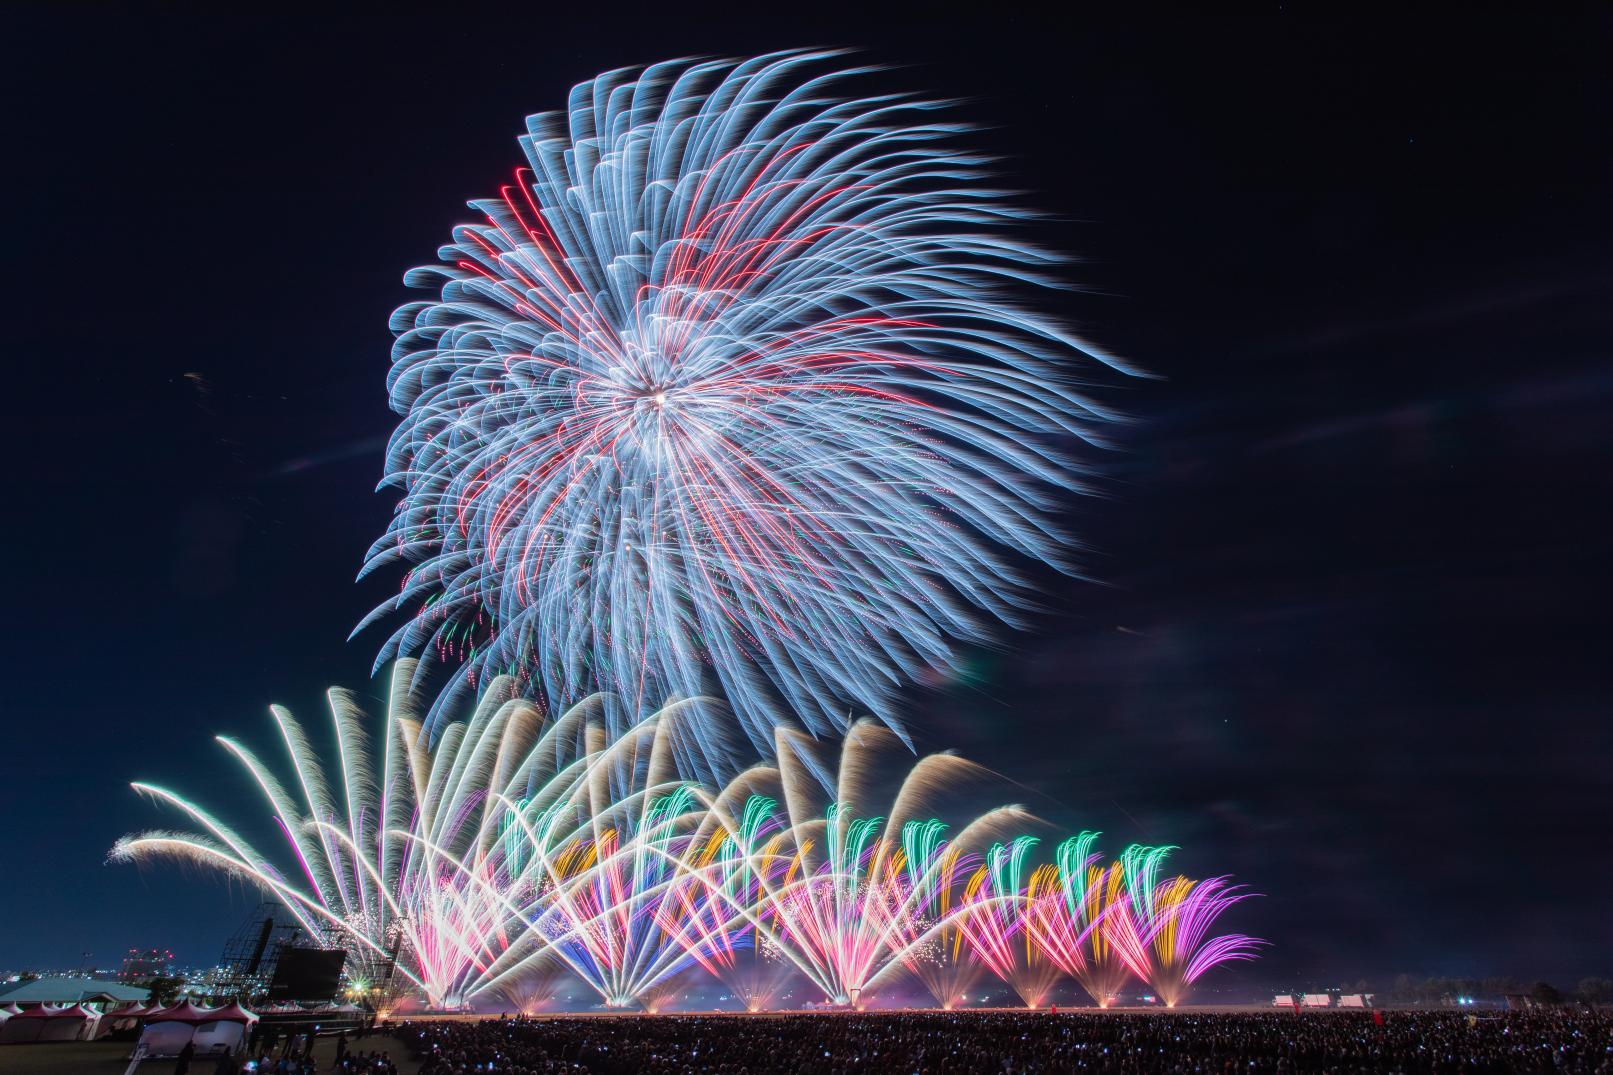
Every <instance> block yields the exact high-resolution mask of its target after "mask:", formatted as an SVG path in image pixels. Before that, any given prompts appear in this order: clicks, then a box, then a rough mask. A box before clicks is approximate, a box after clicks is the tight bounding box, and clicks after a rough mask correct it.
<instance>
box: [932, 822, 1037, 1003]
mask: <svg viewBox="0 0 1613 1075" xmlns="http://www.w3.org/2000/svg"><path fill="white" fill-rule="evenodd" d="M1037 842H1038V841H1037V840H1036V838H1035V837H1034V836H1019V837H1016V838H1015V839H1014V840H1013V841H1012V842H1011V843H1008V844H997V845H995V846H993V847H992V848H991V850H990V851H989V852H987V854H986V861H985V863H984V864H983V865H982V866H981V867H980V869H979V870H977V871H976V872H975V874H974V876H972V877H971V878H970V879H969V882H968V885H967V886H966V888H965V889H964V895H963V905H962V907H961V909H960V911H959V913H958V916H957V918H958V929H959V932H960V933H961V934H962V935H963V937H964V939H965V940H966V941H967V942H968V945H969V948H970V950H971V951H972V952H973V953H974V954H975V956H976V958H977V959H978V960H979V962H980V964H981V965H982V966H984V967H985V968H986V969H987V970H989V971H991V973H993V974H995V975H996V976H997V977H998V978H1001V979H1002V980H1003V981H1005V982H1007V983H1008V984H1009V985H1011V986H1013V988H1014V992H1016V993H1018V994H1019V997H1020V999H1021V1000H1023V1001H1024V1002H1025V1006H1026V1007H1028V1008H1039V1007H1041V1006H1042V1003H1043V1002H1044V1001H1045V1000H1046V999H1047V994H1048V993H1049V992H1050V991H1051V990H1052V988H1053V985H1054V983H1056V982H1057V981H1058V978H1059V965H1058V963H1057V962H1055V961H1054V959H1053V958H1052V957H1051V956H1050V955H1049V954H1048V953H1047V952H1045V951H1044V950H1043V949H1042V946H1041V945H1040V944H1038V943H1036V939H1035V938H1034V937H1033V936H1032V935H1031V934H1030V933H1029V932H1028V930H1027V928H1026V927H1027V923H1028V921H1029V919H1028V916H1027V908H1028V904H1029V899H1028V892H1027V888H1026V886H1025V885H1024V884H1023V883H1022V881H1021V879H1022V878H1023V877H1025V876H1026V856H1027V854H1028V853H1029V851H1030V850H1031V849H1032V848H1033V847H1035V846H1036V844H1037ZM1031 876H1034V874H1033V875H1031ZM1021 934H1023V935H1024V936H1023V938H1022V937H1021Z"/></svg>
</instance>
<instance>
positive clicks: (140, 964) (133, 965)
mask: <svg viewBox="0 0 1613 1075" xmlns="http://www.w3.org/2000/svg"><path fill="white" fill-rule="evenodd" d="M173 968H174V954H173V953H172V952H170V951H168V950H167V949H166V948H131V949H129V954H128V955H126V956H124V957H123V969H122V970H121V971H119V972H118V981H120V982H128V983H131V984H133V983H135V982H146V981H150V980H151V979H153V978H166V977H168V976H169V975H170V974H172V973H173Z"/></svg>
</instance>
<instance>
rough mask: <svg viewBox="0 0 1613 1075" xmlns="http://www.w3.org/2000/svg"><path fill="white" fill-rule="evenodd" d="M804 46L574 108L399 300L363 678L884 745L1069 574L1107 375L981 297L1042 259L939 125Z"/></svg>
mask: <svg viewBox="0 0 1613 1075" xmlns="http://www.w3.org/2000/svg"><path fill="white" fill-rule="evenodd" d="M833 55H834V54H832V53H822V52H790V53H780V54H774V55H768V56H763V57H760V58H757V59H751V60H746V61H744V62H737V63H736V62H694V61H678V62H673V63H665V64H659V65H656V66H653V67H650V68H648V69H646V70H642V71H615V72H611V73H608V74H604V75H601V76H599V77H597V78H595V79H593V80H592V81H590V82H585V83H583V84H582V85H579V86H578V87H576V88H575V89H574V90H573V91H572V95H571V99H570V104H569V107H568V110H567V111H565V112H554V113H543V114H539V115H535V116H532V117H531V118H530V119H529V120H528V134H527V135H526V136H525V137H523V138H522V139H521V147H522V149H523V150H524V152H525V155H526V158H527V164H526V166H525V167H522V168H520V169H517V171H516V172H515V174H514V176H513V178H512V179H511V180H510V181H509V182H508V183H506V184H505V185H504V186H502V187H501V188H499V192H498V194H497V196H496V197H491V198H487V199H484V200H480V201H475V202H472V203H471V207H472V208H473V209H475V210H476V211H477V212H478V213H480V214H481V219H480V220H479V221H477V222H475V223H469V224H464V225H461V226H460V227H458V228H456V229H455V230H454V232H453V238H452V241H451V242H450V243H449V244H448V245H446V246H444V247H443V248H442V250H441V259H442V261H441V264H438V265H435V266H432V267H428V268H421V269H416V270H414V271H412V272H411V273H410V274H409V275H408V277H407V282H408V283H409V284H411V285H413V286H418V287H422V288H428V289H431V290H432V291H434V292H435V295H434V296H433V297H431V298H429V299H425V300H422V301H418V302H413V303H410V304H408V305H406V306H404V307H402V308H401V309H399V310H398V311H397V312H396V314H394V316H393V319H392V328H393V331H394V333H395V334H396V337H397V340H396V344H395V346H394V348H393V367H392V371H391V376H390V380H389V391H390V395H391V402H392V406H393V408H394V409H395V410H396V411H397V412H398V413H400V414H401V415H402V416H403V417H402V421H401V422H400V424H399V426H398V428H397V430H396V432H395V433H394V435H393V437H392V440H391V444H390V447H389V451H388V459H387V471H386V479H385V480H386V483H387V484H390V485H392V486H395V487H397V488H399V489H400V490H401V500H400V502H399V504H398V508H397V512H396V514H395V516H394V519H393V521H392V524H391V526H390V527H389V529H388V531H387V533H386V534H385V535H384V536H383V537H382V538H381V539H380V540H378V541H377V542H376V543H375V545H374V546H373V547H372V549H371V550H370V553H369V555H368V557H367V560H366V564H365V568H364V570H365V572H366V573H367V572H369V571H373V570H375V569H377V568H380V567H382V566H383V565H387V564H392V563H401V564H404V565H407V568H406V574H405V575H404V577H403V583H402V588H401V592H400V593H399V595H398V596H397V597H396V598H395V599H393V600H390V601H388V602H386V603H385V604H384V605H383V606H382V607H380V608H378V609H376V610H375V612H373V613H372V614H371V615H370V617H368V618H367V619H366V620H365V623H364V624H361V625H360V627H361V628H362V627H363V626H365V625H367V624H369V623H371V622H374V621H376V620H379V619H383V618H387V617H389V616H390V615H392V614H395V613H396V614H401V615H402V616H403V617H404V622H403V623H402V624H401V626H399V627H397V628H396V631H395V633H394V634H393V635H392V636H391V637H390V639H389V640H388V641H387V642H386V643H385V644H384V645H383V646H382V647H381V652H380V656H379V658H378V662H377V663H378V666H379V664H380V662H384V661H386V660H388V659H390V658H392V657H394V656H396V655H429V656H434V657H437V658H440V659H442V660H443V661H447V662H455V663H462V665H463V667H462V670H461V674H460V675H459V677H458V678H457V679H456V680H455V686H454V687H452V688H450V690H449V691H448V692H446V693H445V699H447V698H450V697H451V696H452V694H453V693H454V692H456V691H474V690H477V689H479V688H480V686H481V685H482V684H484V683H485V682H486V681H488V680H489V679H490V678H491V677H492V676H493V675H495V674H499V673H507V674H510V675H512V676H514V677H515V678H516V680H517V683H518V685H519V686H520V688H521V689H522V690H526V691H530V692H531V693H533V694H534V695H536V696H538V697H541V698H543V699H545V700H546V702H547V706H548V708H549V710H550V711H552V712H559V711H561V710H562V709H563V708H564V707H565V706H567V705H570V704H572V703H574V702H575V701H577V700H578V699H580V698H582V697H583V696H585V695H588V694H590V693H592V692H594V691H604V692H610V694H611V697H612V698H613V699H615V700H616V701H615V703H613V704H614V706H615V710H616V711H615V713H614V715H613V716H612V717H611V720H613V721H614V722H615V723H613V724H611V725H610V730H611V732H612V734H614V733H616V732H618V731H619V730H620V729H621V728H623V727H626V726H627V725H629V724H631V723H633V722H634V721H636V720H637V719H638V718H639V717H641V716H643V715H645V714H647V713H648V712H649V711H650V710H651V709H652V708H655V707H658V706H660V705H661V704H662V703H663V702H664V701H665V700H667V699H673V698H680V697H681V698H686V697H693V696H696V695H700V694H702V693H706V692H707V691H710V692H711V693H714V694H717V695H720V696H722V697H725V698H726V699H727V700H728V702H729V703H730V704H731V705H732V706H733V707H734V709H735V710H736V711H737V714H738V716H739V718H740V721H741V723H742V725H743V726H744V727H745V729H746V730H747V731H748V732H749V734H750V736H751V738H752V740H753V743H754V744H755V746H756V747H757V749H758V750H762V751H765V750H766V749H768V748H769V747H770V746H771V738H772V729H773V728H774V727H775V726H776V725H777V724H778V723H779V722H780V721H781V720H782V719H783V717H784V715H785V714H789V715H791V716H793V717H797V718H799V719H800V720H802V721H804V722H805V723H806V725H807V726H808V728H809V729H810V730H811V731H813V732H814V733H821V732H823V731H825V730H828V729H831V728H834V727H842V728H843V727H844V726H845V723H846V719H847V718H846V712H847V710H846V705H847V704H848V703H854V704H856V705H858V706H860V707H861V708H862V709H863V710H864V711H866V712H870V713H873V714H875V715H876V716H877V717H879V718H880V719H882V720H884V721H886V722H887V723H889V724H891V725H892V726H893V727H894V726H896V720H895V716H894V709H895V706H896V701H897V700H896V689H897V687H898V686H899V685H900V683H901V681H902V680H903V679H904V678H906V677H908V676H909V675H911V674H912V673H913V672H914V671H915V670H917V669H920V668H924V667H929V668H935V669H942V670H945V669H948V668H950V667H951V666H952V662H953V647H954V644H955V642H956V641H957V640H959V639H975V638H978V637H979V636H981V635H982V634H983V633H984V632H986V631H987V630H989V629H990V627H991V625H992V624H995V623H1007V624H1010V625H1019V624H1022V623H1023V621H1024V617H1025V613H1026V611H1027V609H1028V608H1029V607H1030V604H1031V595H1030V592H1029V591H1030V587H1028V586H1027V583H1026V578H1025V577H1024V575H1023V573H1022V571H1023V568H1024V566H1025V565H1027V564H1029V563H1033V562H1034V563H1045V564H1052V565H1055V566H1056V567H1058V568H1060V569H1065V570H1068V569H1070V567H1071V565H1070V563H1069V562H1068V560H1067V557H1066V549H1067V548H1068V545H1067V542H1066V540H1065V536H1064V534H1063V533H1062V532H1061V530H1060V527H1059V526H1058V525H1057V524H1056V522H1055V520H1054V517H1053V516H1054V513H1055V509H1056V506H1057V504H1058V503H1060V502H1062V501H1063V500H1064V499H1065V498H1066V497H1067V494H1068V492H1069V491H1070V490H1071V489H1079V488H1080V487H1081V483H1080V480H1079V473H1078V470H1077V468H1076V465H1075V464H1074V462H1073V461H1072V458H1071V450H1072V447H1074V446H1076V445H1079V444H1081V443H1082V442H1097V441H1098V440H1099V437H1100V434H1101V430H1102V427H1103V426H1104V425H1105V424H1106V423H1107V422H1108V421H1110V420H1111V418H1112V416H1110V415H1108V414H1106V413H1104V412H1102V411H1101V410H1100V409H1099V408H1098V407H1097V406H1096V405H1095V404H1094V403H1092V402H1091V401H1090V400H1088V399H1086V398H1085V397H1083V396H1082V395H1081V394H1080V392H1079V391H1078V390H1077V387H1076V385H1077V381H1078V380H1080V379H1083V378H1085V379H1088V380H1090V377H1091V375H1092V373H1093V371H1094V369H1096V368H1097V367H1115V368H1118V366H1117V364H1116V363H1115V362H1114V360H1112V359H1110V358H1108V357H1106V356H1103V355H1101V354H1099V353H1098V352H1097V351H1096V350H1095V349H1093V348H1092V347H1090V346H1088V345H1087V344H1084V343H1082V342H1081V341H1080V340H1078V339H1076V338H1075V337H1074V336H1072V335H1071V334H1070V333H1069V332H1068V331H1066V330H1065V329H1063V328H1061V327H1059V326H1058V325H1056V324H1055V323H1054V322H1052V321H1051V320H1049V319H1047V318H1044V317H1042V316H1039V315H1037V314H1035V313H1032V312H1030V311H1028V310H1026V309H1024V308H1021V307H1020V306H1019V305H1017V304H1016V303H1015V302H1014V301H1012V300H1011V299H1010V297H1009V295H1010V292H1011V291H1023V290H1025V289H1026V288H1027V287H1037V286H1041V285H1042V284H1045V283H1047V282H1048V280H1047V277H1046V273H1047V271H1048V269H1049V268H1050V266H1051V265H1052V264H1053V262H1054V260H1055V259H1054V258H1052V257H1051V256H1049V255H1047V254H1045V253H1043V252H1041V251H1038V250H1036V249H1034V248H1032V247H1031V246H1028V245H1026V244H1025V243H1024V242H1022V241H1021V240H1020V239H1018V238H1016V237H1015V235H1014V234H1013V228H1014V225H1015V224H1016V223H1018V222H1021V221H1023V220H1024V219H1025V218H1026V217H1027V216H1028V214H1027V213H1025V212H1024V211H1022V210H1019V209H1017V208H1015V207H1014V205H1013V204H1012V202H1011V201H1010V200H1009V199H1008V197H1007V195H1006V194H1005V193H1004V192H1003V191H1001V190H999V189H997V188H995V187H993V186H992V185H991V184H990V182H989V178H988V168H989V166H990V162H989V161H988V159H987V158H986V157H984V156H982V155H981V154H979V153H976V152H971V151H969V150H968V149H966V148H960V146H959V145H958V144H957V138H958V136H959V135H960V133H962V132H963V131H964V130H965V127H964V125H963V124H961V123H959V122H958V121H956V120H954V119H951V118H948V115H947V111H946V109H945V108H943V107H941V104H940V103H938V102H932V101H926V100H921V99H918V98H914V97H911V96H907V95H881V96H872V97H856V96H853V95H848V94H847V92H846V89H847V87H848V85H849V84H850V83H851V82H854V81H855V79H854V78H853V76H858V77H863V76H867V75H868V69H853V70H833V69H831V68H829V67H827V66H826V65H827V64H829V63H830V62H831V61H832V58H833ZM443 704H444V705H447V704H450V703H449V702H448V701H446V700H445V701H444V703H443ZM704 746H707V747H709V746H710V744H704Z"/></svg>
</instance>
